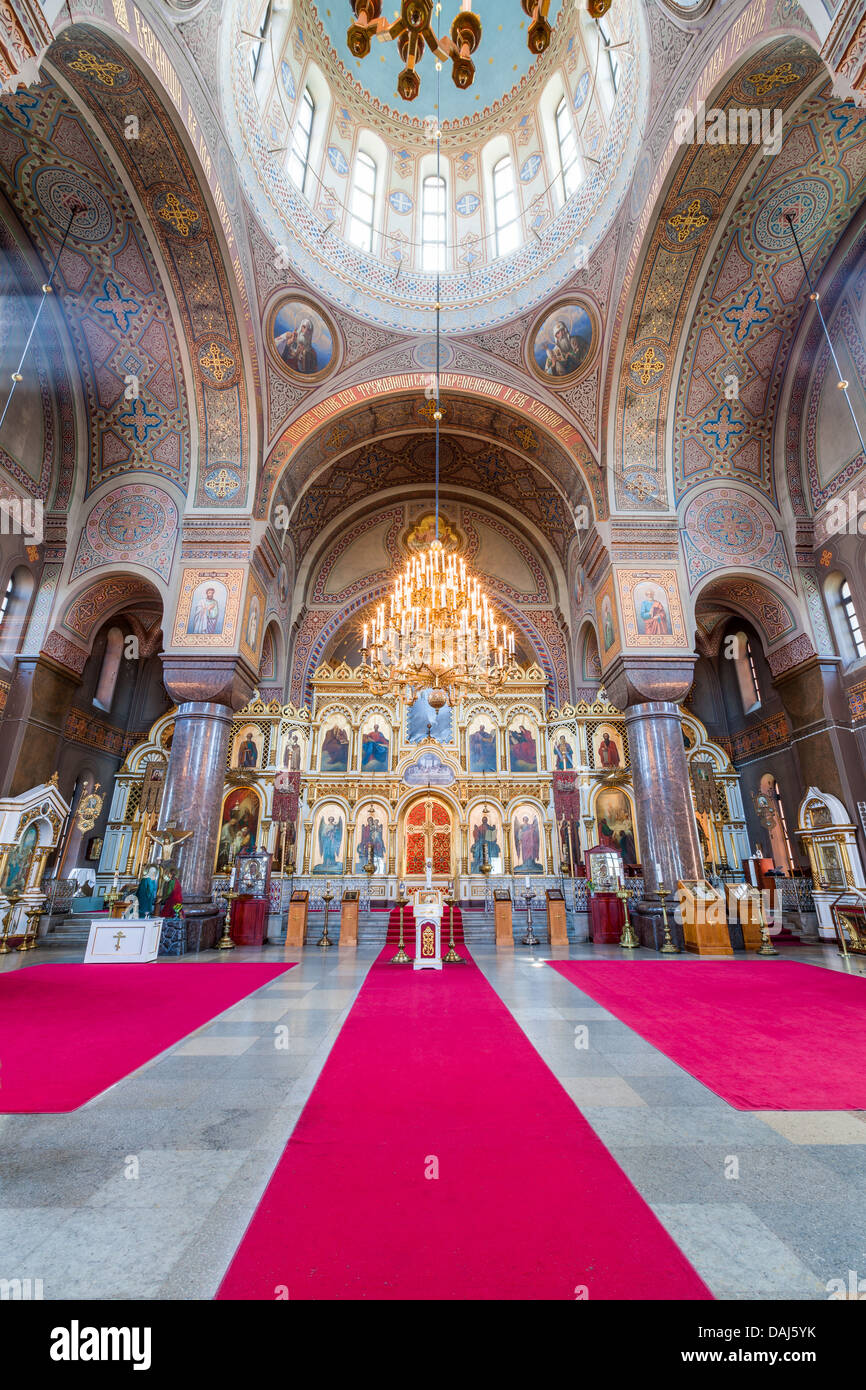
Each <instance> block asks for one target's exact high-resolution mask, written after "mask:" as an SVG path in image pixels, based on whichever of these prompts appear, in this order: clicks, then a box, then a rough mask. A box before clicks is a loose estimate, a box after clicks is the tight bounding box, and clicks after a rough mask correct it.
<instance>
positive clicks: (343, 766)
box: [319, 715, 349, 772]
mask: <svg viewBox="0 0 866 1390" xmlns="http://www.w3.org/2000/svg"><path fill="white" fill-rule="evenodd" d="M319 770H320V771H321V772H347V771H348V770H349V726H348V724H347V723H346V721H345V719H343V718H342V716H341V715H334V716H332V717H331V718H330V719H327V718H326V720H325V724H324V727H323V729H322V750H321V755H320V759H319Z"/></svg>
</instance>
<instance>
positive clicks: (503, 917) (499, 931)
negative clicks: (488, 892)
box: [493, 888, 514, 946]
mask: <svg viewBox="0 0 866 1390" xmlns="http://www.w3.org/2000/svg"><path fill="white" fill-rule="evenodd" d="M493 929H494V932H495V935H496V944H497V946H513V945H514V921H513V918H512V908H511V894H510V893H509V891H508V889H507V888H494V890H493Z"/></svg>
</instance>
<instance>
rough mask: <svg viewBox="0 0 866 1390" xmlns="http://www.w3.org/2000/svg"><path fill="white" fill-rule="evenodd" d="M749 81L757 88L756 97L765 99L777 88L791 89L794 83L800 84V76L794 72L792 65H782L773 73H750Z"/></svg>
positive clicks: (774, 69)
mask: <svg viewBox="0 0 866 1390" xmlns="http://www.w3.org/2000/svg"><path fill="white" fill-rule="evenodd" d="M748 81H749V82H751V83H752V85H753V87H754V88H755V96H756V97H765V96H766V95H767V93H768V92H772V91H773V90H774V88H776V87H790V85H791V83H792V82H798V81H799V74H798V73H796V72H794V71H793V69H792V67H791V64H790V63H780V64H779V66H778V67H777V68H773V70H772V72H753V73H750V74H749V77H748Z"/></svg>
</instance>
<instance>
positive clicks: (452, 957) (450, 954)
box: [442, 870, 489, 965]
mask: <svg viewBox="0 0 866 1390" xmlns="http://www.w3.org/2000/svg"><path fill="white" fill-rule="evenodd" d="M482 872H483V870H482ZM488 872H489V870H488ZM445 906H446V907H447V908H449V909H450V911H449V913H448V951H447V954H446V955H444V956H443V957H442V962H443V964H444V965H465V964H466V961H465V960H464V959H463V957H462V956H458V954H457V951H456V949H455V946H454V899H453V898H452V897H450V896H449V897H447V898H446V899H445Z"/></svg>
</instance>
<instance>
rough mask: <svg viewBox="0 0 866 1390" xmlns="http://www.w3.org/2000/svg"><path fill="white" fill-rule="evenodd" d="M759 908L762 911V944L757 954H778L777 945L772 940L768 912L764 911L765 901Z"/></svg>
mask: <svg viewBox="0 0 866 1390" xmlns="http://www.w3.org/2000/svg"><path fill="white" fill-rule="evenodd" d="M759 910H760V913H761V944H760V946H759V947H758V949H757V951H756V952H755V955H756V956H777V955H778V954H779V952H778V951H777V950H776V948H775V946H774V945H773V943H772V941H771V940H770V928H769V927H768V926H767V914H766V913H765V911H764V906H763V903H762V904H761V907H760V909H759Z"/></svg>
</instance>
